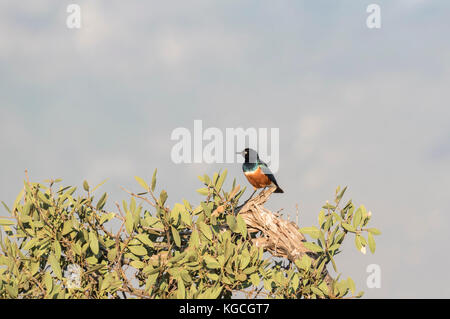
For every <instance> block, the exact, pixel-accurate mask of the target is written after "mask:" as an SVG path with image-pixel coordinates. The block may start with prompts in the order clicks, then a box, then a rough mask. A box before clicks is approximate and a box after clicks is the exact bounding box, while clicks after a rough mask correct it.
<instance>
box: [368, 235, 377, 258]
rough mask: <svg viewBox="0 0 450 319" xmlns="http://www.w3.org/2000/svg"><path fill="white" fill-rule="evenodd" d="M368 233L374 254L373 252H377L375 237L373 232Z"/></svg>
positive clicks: (370, 246) (371, 250)
mask: <svg viewBox="0 0 450 319" xmlns="http://www.w3.org/2000/svg"><path fill="white" fill-rule="evenodd" d="M367 235H368V237H367V240H368V242H369V248H370V252H371V253H372V254H373V253H375V248H376V244H375V239H374V238H373V235H372V233H367Z"/></svg>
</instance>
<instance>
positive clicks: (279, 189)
mask: <svg viewBox="0 0 450 319" xmlns="http://www.w3.org/2000/svg"><path fill="white" fill-rule="evenodd" d="M274 193H284V191H283V190H282V189H281V187H280V186H278V185H277V189H276V190H275V192H274Z"/></svg>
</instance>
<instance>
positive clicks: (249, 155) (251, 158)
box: [237, 148, 259, 163]
mask: <svg viewBox="0 0 450 319" xmlns="http://www.w3.org/2000/svg"><path fill="white" fill-rule="evenodd" d="M237 154H241V155H242V156H243V157H244V158H245V162H246V163H257V162H258V160H259V156H258V153H257V152H256V151H255V150H253V149H251V148H246V149H244V150H243V151H242V152H238V153H237Z"/></svg>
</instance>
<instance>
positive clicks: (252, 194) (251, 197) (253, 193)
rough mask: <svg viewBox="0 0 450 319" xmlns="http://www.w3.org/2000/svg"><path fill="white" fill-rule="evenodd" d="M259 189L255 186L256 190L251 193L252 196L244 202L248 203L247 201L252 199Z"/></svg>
mask: <svg viewBox="0 0 450 319" xmlns="http://www.w3.org/2000/svg"><path fill="white" fill-rule="evenodd" d="M257 190H258V189H257V188H255V191H254V192H253V193H252V194H251V195H250V197H249V198H248V199H247V200H246V201H245V202H244V204H247V202H248V201H249V200H250V199H252V197H253V195H255V193H256V191H257Z"/></svg>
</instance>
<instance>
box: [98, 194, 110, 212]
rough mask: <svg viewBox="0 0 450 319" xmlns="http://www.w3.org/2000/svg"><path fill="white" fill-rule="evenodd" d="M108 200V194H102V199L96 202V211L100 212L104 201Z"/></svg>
mask: <svg viewBox="0 0 450 319" xmlns="http://www.w3.org/2000/svg"><path fill="white" fill-rule="evenodd" d="M107 198H108V194H106V193H103V195H102V197H100V199H99V200H98V202H97V206H96V207H95V208H96V209H97V210H102V209H103V207H104V206H105V204H106V199H107Z"/></svg>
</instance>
